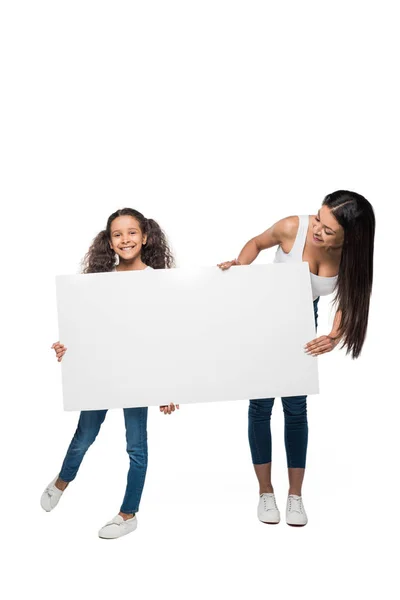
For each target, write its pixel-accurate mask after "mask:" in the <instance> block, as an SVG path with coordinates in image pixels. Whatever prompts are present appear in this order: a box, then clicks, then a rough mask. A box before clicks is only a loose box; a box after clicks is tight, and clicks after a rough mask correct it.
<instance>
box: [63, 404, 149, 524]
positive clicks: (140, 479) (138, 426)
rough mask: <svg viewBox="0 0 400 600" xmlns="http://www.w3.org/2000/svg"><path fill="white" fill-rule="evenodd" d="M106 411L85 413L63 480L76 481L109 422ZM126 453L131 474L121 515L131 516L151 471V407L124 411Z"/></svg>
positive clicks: (137, 505)
mask: <svg viewBox="0 0 400 600" xmlns="http://www.w3.org/2000/svg"><path fill="white" fill-rule="evenodd" d="M106 414H107V411H106V410H84V411H82V412H81V414H80V417H79V422H78V427H77V429H76V432H75V435H74V437H73V438H72V441H71V444H70V446H69V448H68V451H67V454H66V456H65V459H64V462H63V465H62V467H61V471H60V474H59V477H60V479H62V480H63V481H68V482H69V481H72V480H73V479H75V477H76V474H77V472H78V469H79V467H80V465H81V462H82V460H83V457H84V456H85V454H86V451H87V450H88V448H89V447H90V446H91V445H92V444H93V442H94V440H95V439H96V436H97V434H98V433H99V431H100V427H101V424H102V423H103V421H104V419H105V418H106ZM124 418H125V429H126V450H127V452H128V455H129V471H128V481H127V486H126V492H125V497H124V500H123V502H122V505H121V509H120V510H121V512H123V513H126V514H130V513H136V512H137V511H138V510H139V504H140V498H141V496H142V491H143V486H144V480H145V478H146V471H147V427H146V425H147V407H144V408H124Z"/></svg>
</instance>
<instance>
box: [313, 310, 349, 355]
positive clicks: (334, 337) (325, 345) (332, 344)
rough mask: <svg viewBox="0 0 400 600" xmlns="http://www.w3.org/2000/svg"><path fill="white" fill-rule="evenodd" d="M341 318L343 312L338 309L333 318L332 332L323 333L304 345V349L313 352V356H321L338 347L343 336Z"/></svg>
mask: <svg viewBox="0 0 400 600" xmlns="http://www.w3.org/2000/svg"><path fill="white" fill-rule="evenodd" d="M341 320H342V312H341V311H340V310H338V311H336V314H335V317H334V319H333V325H332V331H331V332H330V334H329V335H321V336H320V337H318V338H316V339H315V340H312V341H311V342H309V343H308V344H306V345H305V346H304V351H305V352H306V354H311V356H319V355H320V354H325V353H326V352H331V351H332V350H333V349H334V348H336V346H337V345H338V343H339V342H340V338H341V334H340V323H341Z"/></svg>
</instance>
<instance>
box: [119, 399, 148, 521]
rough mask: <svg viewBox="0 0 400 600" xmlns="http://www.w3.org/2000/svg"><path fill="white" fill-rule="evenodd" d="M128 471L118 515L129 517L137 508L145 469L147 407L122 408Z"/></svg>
mask: <svg viewBox="0 0 400 600" xmlns="http://www.w3.org/2000/svg"><path fill="white" fill-rule="evenodd" d="M124 418H125V428H126V451H127V452H128V455H129V471H128V480H127V486H126V492H125V497H124V500H123V502H122V505H121V509H120V515H121V516H122V517H123V518H124V519H130V518H132V516H133V515H134V514H135V513H136V512H137V511H138V510H139V504H140V498H141V496H142V492H143V486H144V481H145V478H146V471H147V407H144V408H125V409H124Z"/></svg>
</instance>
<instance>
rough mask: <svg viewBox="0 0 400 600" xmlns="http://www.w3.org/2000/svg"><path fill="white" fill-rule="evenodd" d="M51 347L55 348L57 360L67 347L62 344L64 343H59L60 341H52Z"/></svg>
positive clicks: (59, 359) (60, 359) (60, 358)
mask: <svg viewBox="0 0 400 600" xmlns="http://www.w3.org/2000/svg"><path fill="white" fill-rule="evenodd" d="M53 348H54V350H55V353H56V357H57V360H58V362H61V361H62V357H63V356H64V354H65V353H66V351H67V348H66V347H65V346H64V344H60V342H54V344H53V345H52V347H51V349H53Z"/></svg>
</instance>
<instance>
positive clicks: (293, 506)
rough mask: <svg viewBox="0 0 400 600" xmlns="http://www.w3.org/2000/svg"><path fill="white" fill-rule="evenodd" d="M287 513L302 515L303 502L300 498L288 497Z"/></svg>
mask: <svg viewBox="0 0 400 600" xmlns="http://www.w3.org/2000/svg"><path fill="white" fill-rule="evenodd" d="M289 512H298V513H299V514H301V515H302V514H303V502H302V501H301V498H293V497H291V496H289Z"/></svg>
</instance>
